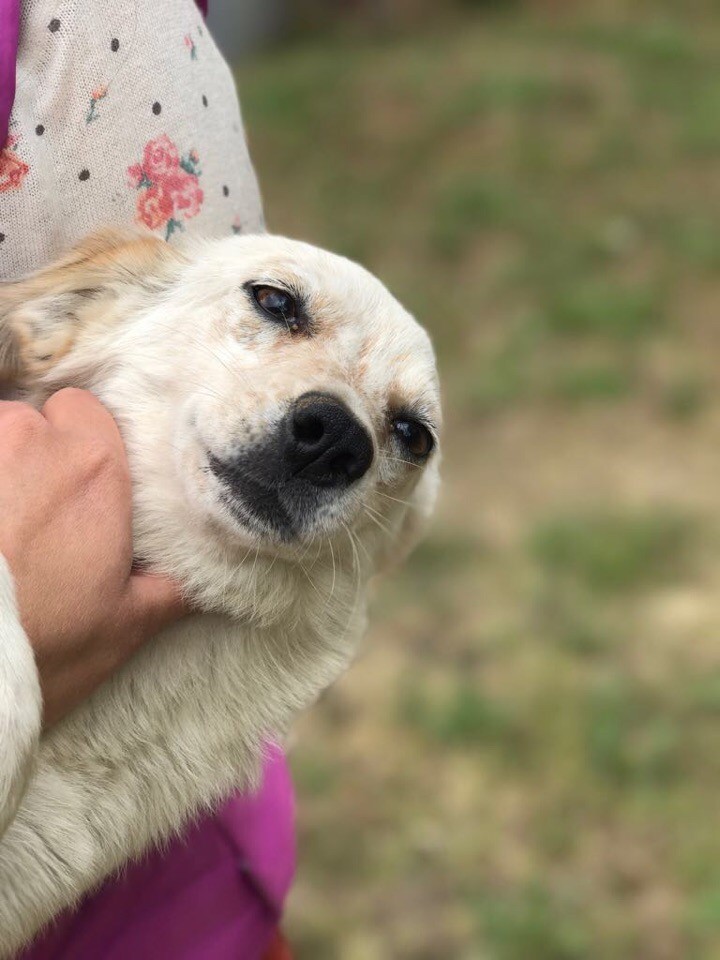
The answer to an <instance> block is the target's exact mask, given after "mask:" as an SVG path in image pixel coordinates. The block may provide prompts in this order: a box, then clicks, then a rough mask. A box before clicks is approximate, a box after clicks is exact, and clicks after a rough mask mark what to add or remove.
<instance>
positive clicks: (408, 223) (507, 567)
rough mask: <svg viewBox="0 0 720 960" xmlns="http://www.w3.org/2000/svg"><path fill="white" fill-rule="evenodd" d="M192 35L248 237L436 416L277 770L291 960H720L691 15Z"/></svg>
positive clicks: (712, 372) (703, 134)
mask: <svg viewBox="0 0 720 960" xmlns="http://www.w3.org/2000/svg"><path fill="white" fill-rule="evenodd" d="M211 7H212V4H211ZM249 13H252V17H251V18H250V19H246V15H247V14H249ZM214 18H215V26H216V31H217V30H218V28H219V29H220V31H221V32H220V34H219V35H220V38H221V39H222V40H223V41H224V42H225V43H226V44H228V47H227V49H228V52H229V55H230V56H231V58H232V60H233V62H234V63H236V64H237V80H238V85H239V89H240V95H241V100H242V104H243V109H244V113H245V120H246V124H247V127H248V132H249V136H250V141H251V147H252V152H253V155H254V159H255V164H256V166H257V169H258V173H259V176H260V180H261V183H262V187H263V191H264V195H265V201H266V210H267V220H268V224H269V226H270V228H271V229H273V230H275V231H279V232H286V233H289V234H290V235H294V236H298V237H302V238H305V239H309V240H311V241H314V242H316V243H318V244H321V245H323V246H328V247H330V248H332V249H334V250H337V251H339V252H342V253H345V254H347V255H349V256H351V257H354V258H357V259H359V260H361V261H362V262H363V263H365V264H366V265H367V266H369V267H370V268H371V269H372V270H373V271H375V272H376V273H378V274H379V275H380V276H381V277H382V278H383V279H384V280H385V281H386V283H387V284H388V285H389V286H390V287H391V289H392V290H393V291H394V292H395V293H396V294H397V295H398V296H399V298H400V299H401V300H403V301H404V302H405V303H406V304H407V305H408V306H409V307H410V308H411V309H412V310H413V311H414V312H415V313H416V314H417V315H418V317H419V318H420V319H421V320H422V322H423V323H424V324H426V325H427V327H428V328H429V329H430V331H431V333H432V335H433V338H434V341H435V344H436V348H437V351H438V355H439V361H440V367H441V372H442V377H443V383H444V392H445V406H446V414H447V429H446V435H445V459H444V476H445V486H444V491H443V496H442V501H441V504H440V508H439V511H438V515H437V519H436V522H435V524H434V527H433V529H432V531H431V534H430V536H429V538H428V539H427V540H426V542H425V543H424V544H423V546H422V547H421V548H420V549H419V550H418V551H417V553H416V554H415V555H414V556H413V558H412V560H411V561H410V563H409V564H408V566H407V567H406V568H405V570H404V571H403V572H402V573H401V574H399V575H397V576H396V577H395V578H394V579H392V580H390V581H388V582H386V583H384V584H383V585H382V586H381V587H380V588H379V590H378V593H377V595H376V597H375V600H374V605H373V606H374V609H373V626H372V630H371V634H370V636H369V637H368V640H367V642H366V643H365V645H364V648H363V652H362V654H361V656H360V658H359V660H358V662H357V663H356V664H355V666H354V667H353V669H352V670H351V671H350V673H349V674H348V675H347V676H346V677H345V678H344V679H343V680H342V681H341V682H340V683H338V684H337V685H336V686H334V687H333V689H332V690H331V691H329V692H328V693H327V694H326V695H325V696H324V697H323V699H322V701H321V702H320V703H319V705H318V706H317V707H316V708H315V709H314V710H313V711H312V712H311V713H310V714H309V715H308V716H307V717H306V718H305V719H304V720H303V722H302V724H301V725H300V729H299V732H298V737H297V742H296V745H295V747H294V750H293V753H292V765H293V769H294V774H295V777H296V784H297V791H298V801H299V807H298V814H299V831H300V835H299V871H298V877H297V882H296V885H295V890H294V893H293V895H292V899H291V902H290V906H289V916H288V920H287V928H288V933H289V936H290V938H291V940H292V942H293V943H294V945H295V947H296V950H297V955H298V957H299V958H301V960H326V958H327V960H331V958H341V960H384V958H400V960H405V958H408V960H409V958H413V960H449V958H452V960H486V958H487V960H576V958H577V960H580V958H582V960H585V958H591V960H595V958H598V960H600V958H602V960H605V958H608V960H610V958H612V960H616V958H633V960H680V958H717V957H720V518H719V517H718V512H719V508H720V486H719V484H720V442H719V441H720V394H719V392H718V379H719V376H720V218H719V216H718V213H719V210H720V8H718V5H717V4H716V3H714V2H713V0H676V2H670V0H667V2H663V0H656V2H652V3H651V2H643V0H584V2H572V0H535V2H530V0H527V2H522V0H518V2H515V3H511V2H501V0H495V2H490V0H485V2H479V0H476V2H465V3H461V2H452V0H445V2H443V3H438V2H431V0H426V2H423V0H354V2H349V0H348V2H345V3H340V2H329V0H328V2H324V0H307V2H300V0H298V2H290V0H288V2H281V0H273V2H266V3H260V4H257V5H254V4H252V3H250V2H249V0H247V2H246V0H244V2H243V3H238V2H237V0H226V3H225V6H224V7H223V4H222V3H221V2H220V0H218V2H217V3H216V6H215V12H214ZM241 21H242V22H241Z"/></svg>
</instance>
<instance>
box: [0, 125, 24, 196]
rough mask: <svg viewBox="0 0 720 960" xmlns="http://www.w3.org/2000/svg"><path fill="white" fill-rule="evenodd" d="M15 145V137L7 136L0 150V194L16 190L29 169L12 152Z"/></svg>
mask: <svg viewBox="0 0 720 960" xmlns="http://www.w3.org/2000/svg"><path fill="white" fill-rule="evenodd" d="M16 143H17V137H14V136H12V135H11V136H9V137H8V138H7V140H6V141H5V147H4V148H3V149H2V150H0V193H6V192H7V191H8V190H17V189H18V188H19V187H21V186H22V182H23V180H24V179H25V177H26V176H27V175H28V172H29V171H30V167H29V166H28V165H27V164H26V163H25V161H24V160H21V159H20V157H18V155H17V154H15V153H13V152H12V147H14V146H15V144H16Z"/></svg>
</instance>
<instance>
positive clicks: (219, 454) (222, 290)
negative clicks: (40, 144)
mask: <svg viewBox="0 0 720 960" xmlns="http://www.w3.org/2000/svg"><path fill="white" fill-rule="evenodd" d="M3 296H4V302H5V310H4V318H5V319H3V300H2V297H0V334H2V324H3V323H5V325H6V327H5V329H6V337H5V346H4V348H3V337H2V336H1V335H0V379H2V369H1V368H2V366H3V362H4V364H5V367H6V370H7V369H8V368H10V367H12V365H13V364H14V365H15V366H16V368H17V369H18V370H19V371H20V379H23V377H24V379H25V381H26V382H27V381H28V380H30V381H32V379H33V377H35V378H40V379H43V378H44V379H45V380H46V381H47V382H57V380H58V379H59V380H66V379H68V377H71V371H72V370H73V369H74V368H75V367H77V364H78V362H81V363H85V364H87V363H88V362H94V361H93V360H88V358H89V357H92V358H97V357H98V356H100V355H108V356H109V355H110V354H112V353H113V351H114V352H115V354H117V353H118V352H119V351H124V354H125V355H126V357H127V361H128V362H129V363H131V364H134V365H135V366H136V368H137V370H138V371H140V370H142V369H146V370H147V374H148V376H147V380H148V382H149V381H151V380H153V381H154V386H153V404H154V409H155V410H156V411H158V410H160V408H159V407H158V404H159V403H162V404H164V408H163V409H162V410H161V411H160V412H159V413H157V414H155V415H154V416H155V417H156V418H157V419H158V420H162V421H163V428H162V429H163V430H165V431H166V432H167V434H168V435H167V436H166V437H165V440H166V441H167V442H166V444H165V447H166V449H167V451H169V452H170V453H169V455H168V456H167V457H164V458H162V457H160V454H159V453H158V463H161V464H162V466H161V467H158V468H157V469H156V473H157V472H158V470H160V469H162V470H166V471H170V472H171V473H172V474H173V476H167V477H166V480H167V484H168V488H169V487H171V486H172V484H173V482H175V481H177V480H179V482H180V485H181V487H182V490H183V491H184V496H185V497H186V498H187V501H188V504H189V505H190V507H191V509H192V511H193V513H194V514H195V515H199V516H204V517H205V518H206V520H207V522H208V524H209V525H210V526H211V527H212V529H214V530H215V531H216V532H217V536H218V537H219V538H220V539H221V540H223V541H225V542H237V543H238V544H240V545H242V546H247V547H248V548H253V547H256V548H259V549H260V551H262V552H263V553H264V554H265V553H267V554H280V555H282V556H286V557H287V556H297V557H302V556H305V555H307V553H308V552H309V550H310V548H311V547H312V545H313V544H317V545H318V549H323V548H325V545H327V549H329V550H331V551H332V550H333V546H332V543H333V541H334V540H335V541H338V542H339V541H340V540H342V539H343V538H348V539H349V540H350V542H351V544H352V542H353V541H354V540H355V536H354V535H355V534H356V533H363V537H362V539H361V540H360V546H361V548H365V549H368V545H370V549H371V550H372V552H373V556H374V557H378V556H382V555H383V554H392V553H396V552H398V551H402V550H404V549H405V547H406V546H407V545H408V541H409V540H411V539H412V536H413V533H412V530H413V528H414V527H415V526H416V521H417V520H418V519H419V518H421V517H422V516H423V515H426V514H427V513H428V512H429V508H430V505H431V503H432V501H433V499H434V494H435V488H436V484H437V464H438V457H439V450H438V443H439V440H438V429H439V422H440V407H439V395H438V384H437V377H436V371H435V361H434V357H433V352H432V348H431V345H430V341H429V339H428V337H427V335H426V334H425V333H424V331H423V330H422V329H421V328H420V327H419V326H418V324H417V323H416V322H415V321H414V320H413V319H412V317H410V316H409V314H408V313H407V312H406V311H405V310H404V309H403V308H402V307H401V306H400V304H399V303H398V302H397V301H396V300H395V299H394V298H393V297H392V296H391V295H390V294H389V293H388V292H387V290H386V289H385V288H384V287H383V286H382V284H380V282H379V281H378V280H376V279H375V278H374V277H373V276H371V275H370V274H369V273H367V272H366V271H365V270H363V269H362V268H360V267H359V266H357V265H356V264H353V263H351V262H350V261H348V260H345V259H343V258H341V257H337V256H334V255H332V254H329V253H326V252H324V251H321V250H318V249H317V248H315V247H311V246H309V245H307V244H303V243H297V242H294V241H289V240H285V239H282V238H278V237H272V236H253V237H245V238H240V237H237V238H232V239H228V240H224V241H217V242H210V243H206V244H203V245H200V246H198V247H197V248H196V249H193V250H190V251H188V252H187V253H186V254H184V255H179V254H178V253H177V252H175V251H171V249H170V248H169V247H167V245H165V244H161V243H160V242H159V241H156V240H154V238H142V239H141V240H137V239H132V240H129V239H128V238H127V237H125V238H114V239H113V238H112V237H111V238H110V239H109V240H108V238H107V237H106V238H100V239H99V240H98V241H96V242H94V243H93V242H90V243H89V244H86V245H85V247H84V248H79V250H78V252H76V253H75V254H74V255H71V257H70V258H68V259H66V260H65V261H64V262H63V263H61V264H59V265H58V266H56V267H54V268H51V269H50V270H48V271H44V272H43V273H42V274H39V275H38V276H37V277H36V278H32V279H31V280H29V281H25V282H24V283H21V284H14V285H11V286H10V287H6V288H5V289H4V292H3ZM128 314H130V315H134V316H136V317H137V316H139V317H140V319H139V320H138V321H137V322H136V323H135V322H133V323H131V324H130V326H125V325H124V324H125V321H124V320H123V319H122V318H123V317H124V316H125V315H128ZM118 324H121V326H120V327H119V328H118V326H117V325H118ZM9 330H12V332H13V336H12V339H11V338H10V337H9V336H8V331H9ZM101 344H104V347H103V346H101ZM119 344H122V345H119ZM103 350H105V351H106V353H105V354H103ZM3 357H4V358H5V359H4V361H3ZM83 357H85V359H84V360H82V359H81V360H80V361H79V360H78V358H83ZM73 365H75V367H74V366H73ZM6 376H7V373H6ZM91 382H92V380H91ZM136 382H137V383H143V382H144V381H143V380H142V379H141V377H140V376H139V374H138V376H137V377H136ZM141 389H145V388H144V387H143V388H141ZM154 442H155V444H156V445H159V446H163V438H162V437H157V438H156V440H155V441H154ZM353 549H354V545H353Z"/></svg>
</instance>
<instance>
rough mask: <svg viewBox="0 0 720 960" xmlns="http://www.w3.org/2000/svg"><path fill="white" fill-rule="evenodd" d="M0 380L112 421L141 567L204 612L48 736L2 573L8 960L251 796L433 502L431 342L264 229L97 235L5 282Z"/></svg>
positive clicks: (307, 250) (323, 262)
mask: <svg viewBox="0 0 720 960" xmlns="http://www.w3.org/2000/svg"><path fill="white" fill-rule="evenodd" d="M0 381H4V382H5V383H6V384H7V383H11V384H13V395H15V396H23V397H25V398H26V399H29V400H30V401H31V402H32V403H34V404H37V405H39V404H41V403H42V402H43V401H44V399H45V398H46V397H47V396H48V395H49V394H50V393H51V392H53V391H54V390H56V389H58V388H60V387H62V386H68V385H74V386H80V387H85V388H88V389H90V390H92V391H93V392H94V393H95V394H96V395H97V396H98V397H99V398H100V399H101V400H102V402H103V403H104V404H105V405H106V406H107V407H108V409H109V410H110V411H111V412H112V413H113V415H114V416H115V418H116V420H117V422H118V424H119V426H120V429H121V431H122V434H123V438H124V440H125V444H126V446H127V452H128V458H129V461H130V469H131V474H132V478H133V497H134V539H135V553H136V556H137V557H138V558H139V559H141V560H142V561H144V562H145V563H147V564H148V565H149V567H150V568H151V569H155V570H159V571H164V572H166V573H169V574H171V575H172V576H174V577H175V578H177V579H178V580H179V581H180V583H181V584H182V585H183V587H184V589H185V591H186V593H187V595H188V596H189V597H190V598H191V599H192V600H193V601H194V603H195V604H196V605H197V606H198V608H199V609H201V610H202V611H204V612H203V613H199V614H197V615H193V616H191V617H189V618H188V619H186V620H185V621H183V622H181V623H179V624H177V625H176V626H173V627H172V628H170V629H168V630H166V631H165V633H164V634H163V635H162V637H161V638H159V640H158V641H156V642H153V643H151V644H148V645H147V646H146V647H145V649H143V650H142V651H141V652H140V653H139V654H138V655H136V656H135V658H134V659H133V660H132V661H131V662H130V663H129V664H127V665H126V666H125V667H124V668H123V669H122V670H121V671H120V673H118V674H117V675H116V676H115V677H114V678H112V679H111V680H110V681H109V682H108V683H106V684H105V685H104V686H103V687H102V688H101V689H100V690H98V691H97V692H96V693H95V694H94V695H93V696H92V697H91V698H90V699H89V700H88V701H86V702H85V703H84V704H83V705H82V706H81V707H79V708H78V709H77V710H75V712H74V713H72V714H71V715H70V716H69V717H67V718H66V719H65V720H63V721H62V722H60V723H59V724H58V725H57V726H55V727H54V728H52V729H51V730H49V731H48V732H47V733H44V734H42V736H41V735H40V697H39V688H38V679H37V674H36V670H35V665H34V661H33V656H32V652H31V650H30V647H29V644H28V641H27V638H26V637H25V635H24V633H23V631H22V629H21V627H20V624H19V620H18V618H17V614H16V612H15V606H14V600H13V587H12V581H11V579H10V576H9V573H8V568H7V565H6V564H5V562H4V561H3V560H2V557H0V613H1V616H0V630H2V631H3V633H2V635H0V956H1V957H7V956H11V955H12V954H13V953H14V952H15V951H16V950H17V949H18V948H19V947H20V946H21V945H22V944H24V943H26V942H27V941H28V940H29V939H31V938H32V936H33V935H34V934H35V933H36V932H37V931H38V930H39V929H40V928H41V927H42V926H43V925H44V924H45V923H47V922H48V921H49V920H50V919H51V918H52V917H53V916H54V915H55V914H57V913H58V912H59V911H60V910H62V909H63V908H65V907H68V906H69V905H71V904H72V903H73V902H75V901H76V900H77V898H78V897H79V896H80V895H81V894H83V893H84V892H86V891H87V890H88V889H90V888H92V887H93V886H94V885H96V884H97V883H98V882H99V881H101V880H102V879H103V878H104V877H106V876H107V875H108V874H110V873H111V872H112V871H114V870H115V869H117V868H118V867H120V866H121V865H122V864H123V863H124V862H125V861H127V860H128V859H129V858H132V857H136V856H137V855H138V854H140V853H141V852H142V851H143V850H145V849H146V848H147V847H148V845H149V844H151V843H153V842H156V841H159V840H162V838H163V837H166V836H168V834H170V833H171V832H172V831H174V830H176V829H178V828H179V827H180V826H182V824H183V823H184V822H185V821H186V820H187V819H188V818H189V817H190V816H192V815H193V814H194V813H196V812H197V811H198V810H199V809H201V808H204V807H208V806H209V805H211V804H214V803H216V802H217V801H218V800H220V799H221V798H222V797H224V796H226V795H227V794H228V793H229V792H230V791H231V790H232V789H233V788H236V787H238V786H247V787H251V786H252V785H253V783H254V782H255V780H256V778H257V774H258V770H259V764H260V760H261V755H262V745H263V743H264V742H266V741H267V740H268V739H277V738H282V737H283V736H284V734H285V732H286V730H287V728H288V725H289V723H290V721H291V720H292V718H293V716H294V714H295V713H297V711H299V710H300V709H301V708H303V707H306V706H307V705H308V704H310V703H311V702H312V701H313V700H314V699H315V698H316V697H317V695H318V693H319V692H320V691H321V690H322V689H323V687H325V686H326V685H327V684H328V683H330V681H332V680H333V679H334V678H335V677H336V676H337V675H338V673H339V672H340V671H341V670H342V668H343V667H344V666H345V665H346V664H347V663H348V661H349V659H350V657H351V656H352V653H353V651H354V649H355V646H356V643H357V641H358V638H359V636H360V634H361V632H362V630H363V625H364V592H365V586H366V583H367V581H368V579H369V577H370V576H371V575H372V574H373V573H374V572H375V571H376V570H377V569H378V568H379V567H381V566H382V565H383V564H384V563H385V562H386V561H387V560H388V559H392V558H393V557H394V556H397V555H398V554H401V553H403V552H404V551H405V550H406V549H407V548H408V546H409V544H410V542H411V541H412V540H413V539H414V538H415V535H416V528H417V527H418V525H419V524H418V521H419V520H422V518H423V517H425V516H426V515H427V514H428V513H429V511H430V509H431V506H432V502H433V500H434V497H435V490H436V486H437V462H438V453H437V442H438V441H437V430H438V427H439V417H440V411H439V400H438V385H437V379H436V372H435V361H434V357H433V352H432V348H431V345H430V341H429V340H428V337H427V336H426V334H425V333H424V332H423V331H422V329H421V328H420V327H419V326H418V325H417V324H416V323H415V321H414V320H413V319H412V318H411V317H410V316H409V315H408V314H407V313H406V312H405V310H403V308H402V307H401V306H400V305H399V304H398V303H397V301H395V300H394V299H393V298H392V297H391V296H390V294H389V293H388V292H387V290H386V289H385V288H384V287H383V286H382V285H381V284H380V283H379V282H378V281H377V280H376V279H375V278H374V277H372V276H371V275H370V274H368V273H367V272H366V271H365V270H363V269H361V268H360V267H358V266H357V265H355V264H353V263H351V262H349V261H347V260H344V259H342V258H340V257H337V256H333V255H331V254H329V253H325V252H323V251H321V250H318V249H315V248H314V247H311V246H308V245H306V244H303V243H297V242H294V241H290V240H285V239H281V238H277V237H271V236H252V237H243V238H240V237H236V238H233V239H229V240H222V241H215V242H206V243H201V244H198V245H197V246H194V247H191V248H189V249H187V250H185V251H180V252H179V251H178V250H177V249H176V248H173V247H170V246H169V245H167V244H165V243H163V242H162V241H160V240H157V239H155V238H154V237H151V236H149V235H138V234H117V233H105V234H100V235H98V236H96V237H93V238H91V239H90V240H88V241H86V242H85V243H84V244H82V245H81V246H80V247H78V248H77V249H75V250H74V251H73V252H72V253H71V254H70V255H69V256H68V257H67V258H66V259H64V260H63V261H61V262H60V263H58V264H57V265H55V266H53V267H51V268H49V269H47V270H44V271H42V272H40V273H38V274H36V275H34V276H32V277H30V278H29V279H27V280H24V281H21V282H19V283H14V284H6V285H5V286H2V287H0Z"/></svg>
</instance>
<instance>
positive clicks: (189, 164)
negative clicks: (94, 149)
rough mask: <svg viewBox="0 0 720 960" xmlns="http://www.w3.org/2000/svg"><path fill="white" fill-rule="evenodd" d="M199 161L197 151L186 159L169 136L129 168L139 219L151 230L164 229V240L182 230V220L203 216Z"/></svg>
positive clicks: (154, 143) (147, 147) (157, 141)
mask: <svg viewBox="0 0 720 960" xmlns="http://www.w3.org/2000/svg"><path fill="white" fill-rule="evenodd" d="M199 164H200V158H199V157H198V155H197V152H196V151H195V150H190V151H189V152H188V153H187V154H186V155H185V156H183V157H181V156H180V151H179V150H178V148H177V147H176V146H175V144H174V143H173V142H172V140H171V139H170V137H168V136H167V134H163V135H162V136H160V137H156V138H155V139H154V140H150V141H149V142H148V143H147V144H146V145H145V150H144V151H143V158H142V162H141V163H134V164H132V165H131V166H129V167H128V169H127V176H128V184H129V186H130V187H131V188H132V189H134V190H137V191H138V199H137V220H138V222H139V223H143V224H145V226H146V227H148V228H149V229H150V230H157V229H158V228H159V227H162V226H164V227H165V239H166V240H169V239H170V237H171V236H172V235H173V233H175V231H176V230H182V229H183V222H182V221H183V220H190V219H191V218H192V217H196V216H197V215H198V213H200V208H201V207H202V204H203V200H204V194H203V191H202V188H201V187H200V180H199V178H200V173H201V171H200V167H199Z"/></svg>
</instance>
